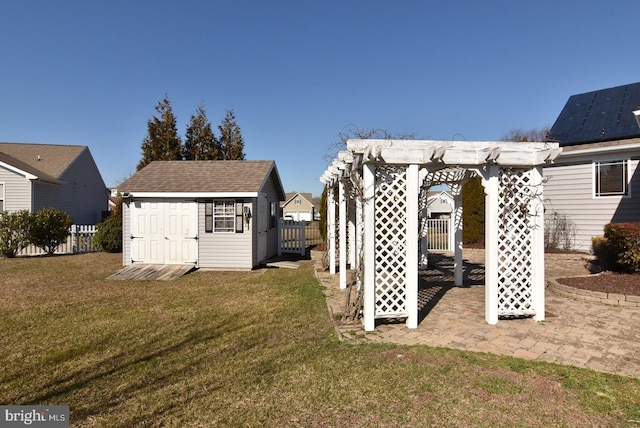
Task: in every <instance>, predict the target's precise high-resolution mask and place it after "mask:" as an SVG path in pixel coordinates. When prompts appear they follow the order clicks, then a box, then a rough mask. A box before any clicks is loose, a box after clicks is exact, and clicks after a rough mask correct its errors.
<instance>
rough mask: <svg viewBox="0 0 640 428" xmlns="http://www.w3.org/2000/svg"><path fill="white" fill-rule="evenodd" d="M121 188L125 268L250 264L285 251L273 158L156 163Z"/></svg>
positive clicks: (238, 266)
mask: <svg viewBox="0 0 640 428" xmlns="http://www.w3.org/2000/svg"><path fill="white" fill-rule="evenodd" d="M117 190H118V194H119V195H120V196H121V197H122V198H123V206H122V219H123V221H122V223H123V265H125V266H129V265H131V264H134V263H146V264H193V265H194V266H195V267H199V268H221V269H252V268H254V267H256V266H258V265H259V263H260V262H261V261H263V260H265V259H267V258H270V257H272V256H275V255H277V254H278V253H279V251H280V247H279V238H280V218H279V215H278V212H279V209H278V207H279V204H280V201H283V200H284V199H285V194H284V189H283V187H282V183H281V181H280V176H279V175H278V170H277V168H276V164H275V162H274V161H249V160H245V161H155V162H151V163H150V164H149V165H147V166H145V167H144V168H143V169H141V170H140V171H138V172H137V173H135V174H134V175H133V176H131V177H130V178H129V179H128V180H126V181H125V182H124V183H122V184H121V185H120V186H118V189H117Z"/></svg>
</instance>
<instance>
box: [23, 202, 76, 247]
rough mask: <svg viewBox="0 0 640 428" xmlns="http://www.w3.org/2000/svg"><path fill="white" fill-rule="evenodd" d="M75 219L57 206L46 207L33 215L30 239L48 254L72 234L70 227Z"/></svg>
mask: <svg viewBox="0 0 640 428" xmlns="http://www.w3.org/2000/svg"><path fill="white" fill-rule="evenodd" d="M72 223H73V221H72V220H71V217H69V215H68V214H67V213H65V212H64V211H60V210H58V209H56V208H44V209H41V210H40V211H38V212H36V213H35V214H33V215H32V222H31V228H30V233H29V241H30V242H31V243H32V244H33V245H35V246H36V247H38V248H41V249H42V250H43V251H44V252H46V253H47V254H48V255H52V254H53V253H55V251H56V248H58V247H59V246H60V245H61V244H64V243H65V242H66V240H67V238H68V237H69V235H70V234H71V232H70V231H69V228H70V227H71V224H72Z"/></svg>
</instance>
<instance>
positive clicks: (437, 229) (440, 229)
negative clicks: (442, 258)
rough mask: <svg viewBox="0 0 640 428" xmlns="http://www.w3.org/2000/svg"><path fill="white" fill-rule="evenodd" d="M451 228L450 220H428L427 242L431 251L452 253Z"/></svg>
mask: <svg viewBox="0 0 640 428" xmlns="http://www.w3.org/2000/svg"><path fill="white" fill-rule="evenodd" d="M450 226H451V219H449V218H438V219H434V218H430V219H428V220H427V242H428V248H429V250H430V251H451V240H450V239H449V230H451V228H450Z"/></svg>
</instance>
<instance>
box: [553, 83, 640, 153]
mask: <svg viewBox="0 0 640 428" xmlns="http://www.w3.org/2000/svg"><path fill="white" fill-rule="evenodd" d="M638 109H640V83H633V84H629V85H623V86H616V87H614V88H608V89H600V90H597V91H592V92H586V93H584V94H578V95H572V96H571V97H569V100H568V101H567V103H566V104H565V106H564V108H563V109H562V112H560V115H559V116H558V119H556V122H555V123H554V124H553V126H552V127H551V130H550V132H549V136H548V137H547V140H549V141H554V142H559V143H560V146H569V145H574V144H584V143H592V142H599V141H611V140H621V139H628V138H635V137H640V127H638V124H637V122H636V120H635V116H634V115H633V111H634V110H638Z"/></svg>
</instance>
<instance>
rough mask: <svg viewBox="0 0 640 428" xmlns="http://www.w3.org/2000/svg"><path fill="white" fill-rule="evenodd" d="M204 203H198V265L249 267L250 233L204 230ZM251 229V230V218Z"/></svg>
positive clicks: (250, 258)
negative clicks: (209, 231)
mask: <svg viewBox="0 0 640 428" xmlns="http://www.w3.org/2000/svg"><path fill="white" fill-rule="evenodd" d="M204 210H205V204H204V201H201V202H199V203H198V217H199V221H198V238H199V239H198V245H199V250H198V251H199V254H198V258H199V267H201V268H221V269H251V268H253V267H254V266H253V257H252V241H253V240H252V239H251V238H252V233H251V231H245V232H244V233H232V232H224V233H220V232H213V233H206V232H205V221H204V214H205V211H204ZM251 221H252V230H253V219H252V220H251Z"/></svg>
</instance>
